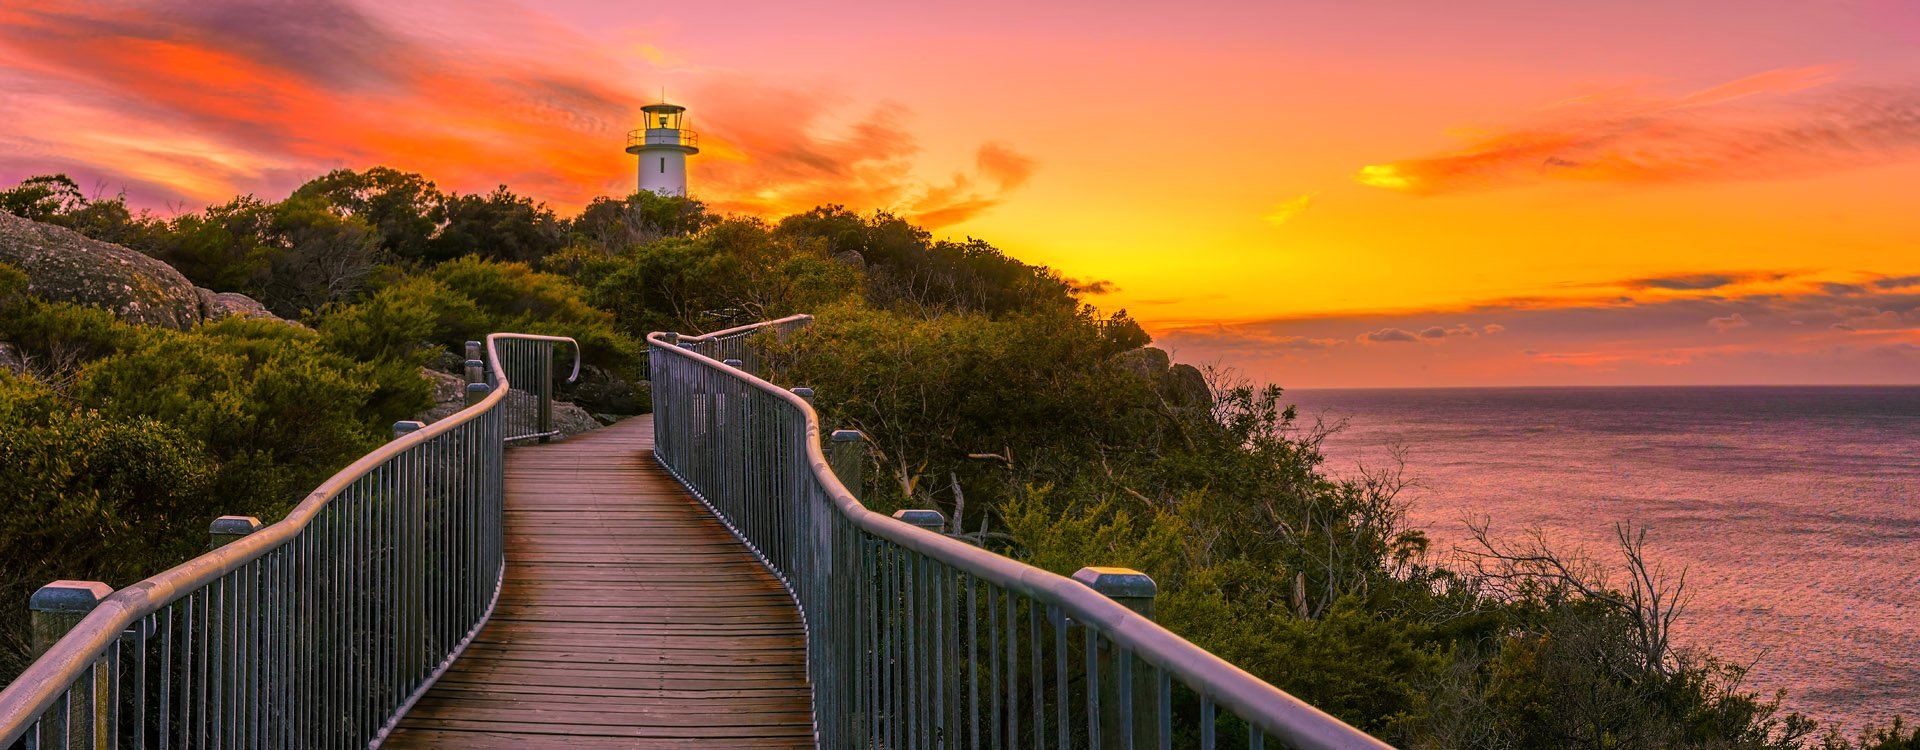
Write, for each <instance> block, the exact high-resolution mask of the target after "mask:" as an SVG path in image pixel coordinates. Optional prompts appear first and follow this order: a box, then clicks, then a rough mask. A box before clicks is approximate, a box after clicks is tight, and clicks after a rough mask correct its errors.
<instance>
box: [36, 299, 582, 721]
mask: <svg viewBox="0 0 1920 750" xmlns="http://www.w3.org/2000/svg"><path fill="white" fill-rule="evenodd" d="M560 342H566V343H569V344H572V345H573V348H574V363H575V364H574V372H575V373H576V374H577V373H578V372H579V345H578V344H576V343H574V342H573V341H572V339H566V338H561V337H553V336H532V335H523V334H506V333H497V334H493V335H490V336H488V337H487V343H486V348H487V349H488V350H489V351H490V352H491V353H492V356H491V357H489V362H490V364H489V365H481V364H480V363H479V362H478V361H477V356H478V354H479V350H480V345H479V343H478V342H469V343H468V357H469V360H470V361H469V362H468V374H469V377H468V380H469V384H468V385H467V404H468V406H467V408H466V409H464V410H462V411H460V412H458V413H456V414H454V415H452V416H449V417H447V418H445V419H442V420H440V421H438V422H435V423H433V424H431V425H421V424H420V423H418V422H401V423H399V424H397V425H395V426H394V431H395V433H396V435H397V437H396V438H395V439H394V440H393V441H392V442H389V443H387V444H386V445H384V446H382V447H380V448H379V449H377V450H375V451H373V452H372V453H369V454H367V455H366V456H364V457H362V458H360V459H359V460H358V461H355V462H354V463H353V464H352V465H350V466H348V467H347V468H345V469H343V470H341V471H340V472H339V473H337V474H335V475H334V476H333V477H332V478H331V479H328V480H327V481H326V483H324V484H322V485H320V487H319V488H318V489H316V490H314V491H313V492H312V493H311V494H309V495H307V497H306V498H305V499H304V500H302V501H301V502H300V503H299V504H298V505H296V506H295V507H294V509H293V510H292V511H291V512H289V513H288V514H287V516H286V518H284V519H281V520H280V521H278V522H276V523H274V524H272V525H269V526H265V527H261V526H260V525H259V522H258V521H257V520H254V519H251V518H241V517H234V516H228V517H223V518H221V519H219V520H218V521H216V522H215V523H214V526H213V529H212V532H213V536H214V540H215V543H216V544H221V543H222V542H224V545H223V546H219V547H218V548H217V549H214V550H213V551H211V552H208V553H206V554H204V555H201V556H199V557H196V558H194V559H192V560H188V561H187V562H185V563H182V564H180V565H179V566H176V567H174V568H172V569H171V570H168V571H166V572H164V573H161V574H159V575H156V576H153V577H151V578H148V579H146V580H144V581H141V582H139V583H135V584H133V585H131V586H128V587H126V588H124V589H121V590H120V591H117V592H113V593H112V594H111V595H106V596H104V597H102V596H99V595H100V594H105V593H106V591H108V590H109V589H108V588H107V587H106V586H105V584H98V583H92V582H73V581H60V582H55V583H54V584H51V585H49V586H47V587H44V588H42V589H41V590H40V591H39V592H37V593H36V594H35V595H34V600H35V607H34V609H35V611H34V613H33V616H34V618H35V623H34V625H35V630H36V635H41V634H43V633H45V632H46V631H49V630H59V629H64V627H65V626H67V625H71V629H70V630H68V631H67V632H66V633H65V635H64V637H60V638H59V640H58V641H57V642H54V643H52V644H51V646H48V647H46V649H45V651H44V653H43V654H41V656H40V657H39V659H37V660H36V661H35V662H34V663H33V664H32V665H31V666H29V667H28V668H27V670H26V671H25V672H23V673H22V674H21V675H20V677H19V678H18V679H16V680H14V681H13V682H12V683H11V684H9V685H8V686H7V687H6V689H5V690H4V691H0V747H10V746H12V745H13V744H14V743H15V742H18V741H20V740H25V744H26V745H27V746H28V747H29V748H68V747H85V748H106V747H140V748H147V747H157V748H169V749H171V748H183V749H184V748H196V747H268V746H271V747H285V748H296V747H299V748H306V747H317V748H349V747H367V746H369V745H377V744H378V743H379V742H380V741H381V740H382V739H384V738H385V736H386V734H387V733H388V732H389V731H391V729H392V727H393V725H394V724H395V723H396V722H397V721H398V718H399V717H400V716H401V715H403V714H404V713H405V712H406V710H407V709H408V708H409V707H411V706H412V704H413V703H414V702H415V701H416V700H418V699H419V696H421V695H423V694H424V693H425V692H426V690H427V688H428V687H429V686H431V685H432V684H433V682H434V680H436V679H438V678H439V676H440V674H441V673H442V672H443V671H444V670H445V669H446V667H447V666H448V665H450V664H452V662H453V660H454V659H455V658H456V657H457V656H459V654H460V652H461V651H462V650H463V649H464V648H465V647H466V644H467V643H468V642H469V641H470V640H471V639H472V638H473V636H474V634H475V633H477V632H479V629H480V627H481V626H482V625H483V624H484V623H485V622H486V620H487V618H488V617H489V616H490V614H491V613H492V611H493V604H494V601H495V600H496V597H497V596H498V594H499V591H500V583H501V580H502V575H503V572H504V567H503V566H504V560H505V558H504V554H503V550H504V546H503V541H504V540H503V537H502V523H501V521H502V515H501V514H502V503H503V502H504V487H503V485H504V481H503V466H502V460H503V456H502V450H503V447H504V446H505V444H506V443H507V442H510V441H514V440H523V439H533V438H544V437H546V436H547V435H550V434H552V433H551V429H550V428H549V427H548V426H547V424H548V422H547V421H546V420H547V416H546V415H547V414H548V413H549V409H548V406H549V403H550V401H551V395H552V386H553V373H552V370H553V368H552V365H551V361H550V359H549V358H550V357H551V355H552V351H553V345H554V344H556V343H560ZM476 370H481V371H480V372H476ZM475 381H481V382H475ZM490 383H491V384H490ZM82 613H84V614H82ZM75 620H77V622H74V621H75Z"/></svg>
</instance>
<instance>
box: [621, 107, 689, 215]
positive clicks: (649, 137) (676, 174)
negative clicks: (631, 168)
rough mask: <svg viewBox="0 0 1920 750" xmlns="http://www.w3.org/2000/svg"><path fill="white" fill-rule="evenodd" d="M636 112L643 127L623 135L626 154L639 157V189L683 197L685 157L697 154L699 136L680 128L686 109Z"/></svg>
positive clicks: (650, 109) (668, 108) (656, 108)
mask: <svg viewBox="0 0 1920 750" xmlns="http://www.w3.org/2000/svg"><path fill="white" fill-rule="evenodd" d="M640 111H641V112H642V113H643V114H644V117H645V119H646V127H643V128H641V129H639V130H635V131H632V132H630V133H627V153H629V154H633V155H635V156H638V157H640V189H641V190H646V191H652V192H654V193H656V194H659V195H679V196H685V195H686V194H687V156H689V155H691V154H697V153H700V136H699V134H697V133H695V132H693V131H691V130H687V129H686V128H683V127H681V125H682V124H683V123H682V122H681V120H682V119H683V118H685V117H686V113H687V108H686V107H682V106H680V105H678V104H668V103H666V102H661V103H659V104H649V105H647V106H645V107H641V108H640Z"/></svg>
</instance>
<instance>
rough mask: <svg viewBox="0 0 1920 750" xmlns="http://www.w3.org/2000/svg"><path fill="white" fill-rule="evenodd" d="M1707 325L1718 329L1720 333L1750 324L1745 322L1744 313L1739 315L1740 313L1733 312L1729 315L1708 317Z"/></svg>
mask: <svg viewBox="0 0 1920 750" xmlns="http://www.w3.org/2000/svg"><path fill="white" fill-rule="evenodd" d="M1707 325H1708V326H1709V327H1711V328H1713V330H1716V331H1719V332H1721V333H1726V332H1728V331H1731V330H1733V329H1735V328H1745V327H1747V326H1749V325H1752V324H1751V323H1748V322H1747V317H1746V316H1745V315H1741V314H1740V313H1733V314H1731V315H1721V316H1719V317H1714V318H1708V319H1707Z"/></svg>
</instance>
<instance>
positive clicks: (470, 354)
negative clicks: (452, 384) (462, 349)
mask: <svg viewBox="0 0 1920 750" xmlns="http://www.w3.org/2000/svg"><path fill="white" fill-rule="evenodd" d="M483 346H485V345H484V344H481V343H480V342H478V341H469V342H467V359H479V358H481V357H483V356H486V355H484V354H483V353H482V351H483V349H482V347H483Z"/></svg>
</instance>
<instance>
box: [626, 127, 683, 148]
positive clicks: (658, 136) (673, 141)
mask: <svg viewBox="0 0 1920 750" xmlns="http://www.w3.org/2000/svg"><path fill="white" fill-rule="evenodd" d="M663 130H664V131H672V132H656V131H663ZM636 146H688V147H692V148H699V147H700V134H699V133H695V132H693V131H691V130H683V129H680V128H651V129H645V128H643V129H640V130H629V131H627V148H634V147H636Z"/></svg>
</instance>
